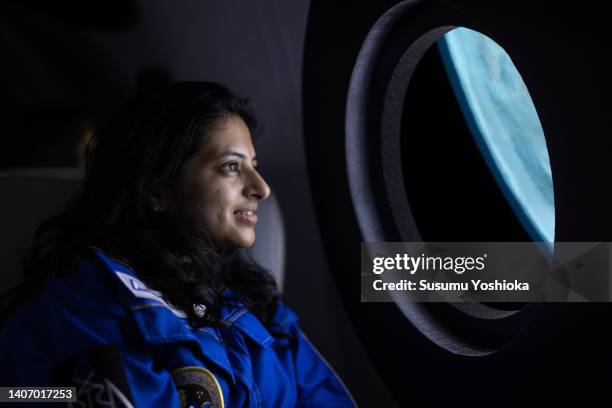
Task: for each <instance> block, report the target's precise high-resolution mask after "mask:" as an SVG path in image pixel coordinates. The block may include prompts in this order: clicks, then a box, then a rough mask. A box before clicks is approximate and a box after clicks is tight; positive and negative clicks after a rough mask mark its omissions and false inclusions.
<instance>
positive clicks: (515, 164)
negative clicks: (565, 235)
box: [437, 28, 555, 246]
mask: <svg viewBox="0 0 612 408" xmlns="http://www.w3.org/2000/svg"><path fill="white" fill-rule="evenodd" d="M437 46H438V49H439V51H440V54H441V56H442V61H443V63H444V67H445V70H446V72H447V75H448V78H449V80H450V83H451V86H452V88H453V91H454V93H455V96H456V98H457V100H458V102H459V105H460V106H461V110H462V112H463V115H464V117H465V119H466V122H467V123H468V126H469V127H470V130H471V132H472V135H473V136H474V139H475V142H476V144H477V145H478V148H479V150H480V152H481V153H482V155H483V157H484V160H485V161H486V163H487V165H488V167H489V169H490V171H491V172H492V174H493V176H494V177H495V180H496V181H497V184H498V185H499V187H500V189H501V190H502V192H503V193H504V196H505V197H506V199H507V200H508V202H509V203H510V205H511V207H512V208H513V210H514V212H515V214H516V215H517V218H518V219H519V221H520V222H521V224H522V225H523V227H524V228H525V229H526V231H527V233H528V234H529V236H530V237H531V239H532V240H533V241H536V242H545V243H548V244H549V245H550V246H552V243H553V242H554V236H555V203H554V194H553V183H552V172H551V168H550V160H549V156H548V149H547V148H546V139H545V137H544V130H543V129H542V125H541V123H540V119H539V118H538V113H537V111H536V107H535V106H534V104H533V101H532V99H531V96H530V95H529V91H528V89H527V86H526V85H525V82H524V81H523V79H522V77H521V75H520V73H519V72H518V70H517V68H516V66H515V65H514V63H513V62H512V59H511V58H510V56H509V55H508V54H507V53H506V51H505V50H504V49H503V48H502V47H501V46H500V45H498V44H497V43H496V42H495V41H493V40H492V39H491V38H489V37H487V36H485V35H483V34H481V33H479V32H477V31H474V30H470V29H467V28H456V29H454V30H452V31H450V32H448V33H447V34H446V35H444V36H443V37H442V38H441V39H440V40H438V42H437Z"/></svg>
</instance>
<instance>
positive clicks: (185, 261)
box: [16, 82, 279, 327]
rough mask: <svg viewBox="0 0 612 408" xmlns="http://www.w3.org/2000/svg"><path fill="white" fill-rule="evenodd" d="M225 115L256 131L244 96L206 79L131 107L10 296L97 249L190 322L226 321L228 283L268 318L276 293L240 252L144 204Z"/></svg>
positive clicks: (170, 182) (99, 141) (40, 240)
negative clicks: (201, 309)
mask: <svg viewBox="0 0 612 408" xmlns="http://www.w3.org/2000/svg"><path fill="white" fill-rule="evenodd" d="M232 115H236V116H239V117H240V118H241V119H242V120H243V121H244V122H245V123H246V125H247V126H248V128H249V129H250V130H251V133H253V132H254V131H255V128H256V120H255V117H254V115H253V114H252V112H251V110H250V109H249V108H248V106H247V100H245V99H240V98H237V97H236V96H235V95H233V94H232V93H231V92H230V91H229V90H228V89H227V88H226V87H224V86H223V85H220V84H216V83H212V82H179V83H175V84H172V85H171V86H170V87H168V88H167V89H166V90H164V91H162V92H160V93H158V94H157V95H156V96H150V95H149V96H147V97H141V98H137V99H135V100H133V101H132V102H131V103H130V104H128V106H127V108H126V109H125V110H124V111H123V112H122V113H121V114H120V115H119V116H118V117H117V118H116V120H115V121H114V122H113V123H112V124H111V125H110V126H108V127H107V128H106V129H105V130H103V131H102V132H101V133H100V134H98V135H96V137H95V143H94V145H93V146H92V147H91V148H90V150H89V152H88V160H87V173H86V178H85V181H84V184H83V187H82V190H81V191H80V194H79V195H78V196H77V198H76V199H75V200H74V202H73V203H72V204H71V205H70V206H69V207H68V209H67V210H65V211H64V212H62V213H61V214H59V215H57V216H55V217H52V218H50V219H48V220H47V221H45V222H44V223H43V224H41V225H40V227H39V228H38V230H37V232H36V235H35V238H34V241H33V244H32V247H31V248H30V250H29V252H28V253H27V255H26V256H25V257H23V259H22V267H23V269H24V272H25V277H26V279H25V282H24V284H22V285H21V287H20V288H19V290H18V291H17V292H19V293H18V294H17V296H16V299H19V298H20V297H22V296H23V294H24V293H25V292H27V290H28V289H33V288H38V289H40V288H41V286H42V285H43V284H44V282H46V281H48V280H49V279H51V278H53V276H56V275H57V276H60V275H64V274H67V273H75V272H76V271H78V264H79V261H80V259H81V258H82V257H85V256H91V247H92V246H95V247H98V248H100V249H102V250H103V251H105V252H106V253H107V254H109V255H110V256H112V257H115V258H117V259H119V260H122V261H124V262H126V263H128V264H129V265H131V266H132V267H133V268H134V270H135V271H136V273H137V275H138V277H139V278H140V279H141V280H142V281H144V282H145V283H146V284H147V285H148V286H150V287H151V288H153V289H155V290H158V291H159V292H161V293H162V295H163V297H164V298H165V299H166V300H167V301H168V302H169V303H170V304H172V305H173V306H175V307H177V308H179V309H181V310H182V311H183V312H184V313H186V314H187V316H188V319H189V322H190V324H192V325H193V326H196V327H201V326H216V327H218V326H223V325H225V322H223V321H222V320H221V319H220V318H219V309H220V307H221V305H222V302H223V300H224V298H223V294H224V292H225V290H226V289H232V290H233V291H235V292H237V293H238V294H239V295H241V297H242V299H243V301H244V302H245V303H246V304H247V306H248V307H249V308H250V309H251V310H252V311H253V312H254V313H255V314H256V315H257V316H258V318H259V319H260V320H261V321H262V322H264V323H269V322H270V321H271V319H272V317H273V315H274V312H275V309H276V304H277V300H278V298H279V294H278V291H277V288H276V284H275V281H274V279H273V278H272V277H271V276H270V274H269V273H267V272H266V271H265V270H263V269H262V268H260V267H259V266H257V265H256V264H255V263H254V262H252V261H250V260H248V259H246V258H244V257H243V256H240V255H239V253H238V251H237V250H234V251H229V252H227V251H226V252H221V250H219V249H217V248H216V247H215V246H214V244H213V242H212V240H211V239H210V237H209V235H208V234H207V232H206V231H205V230H204V229H203V228H202V227H201V226H200V223H199V222H198V220H197V219H196V218H195V217H194V216H192V215H189V214H171V213H170V212H169V211H166V212H162V213H160V212H155V211H154V210H153V209H152V206H151V197H152V196H153V195H154V194H155V192H156V191H159V190H160V189H162V188H171V187H173V186H176V183H178V181H179V176H180V169H181V166H182V165H183V163H184V162H185V161H186V160H187V159H188V158H189V157H190V156H191V155H193V154H194V153H195V152H196V151H197V150H198V149H199V147H200V144H201V143H205V142H206V135H207V133H208V132H209V131H211V130H212V129H214V128H215V126H218V125H219V124H220V123H221V122H220V121H223V120H226V119H227V118H228V117H230V116H232ZM194 304H203V305H205V306H206V308H207V313H206V314H205V315H204V316H203V317H199V316H198V315H196V313H195V312H194V310H193V305H194Z"/></svg>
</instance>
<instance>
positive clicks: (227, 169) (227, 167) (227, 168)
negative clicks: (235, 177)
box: [221, 162, 240, 174]
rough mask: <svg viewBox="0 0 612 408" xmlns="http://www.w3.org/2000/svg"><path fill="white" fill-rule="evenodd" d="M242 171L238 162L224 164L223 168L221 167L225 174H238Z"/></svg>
mask: <svg viewBox="0 0 612 408" xmlns="http://www.w3.org/2000/svg"><path fill="white" fill-rule="evenodd" d="M239 170H240V168H239V166H238V163H236V162H229V163H226V164H224V165H223V166H221V171H223V172H224V173H227V174H229V173H236V172H238V171H239Z"/></svg>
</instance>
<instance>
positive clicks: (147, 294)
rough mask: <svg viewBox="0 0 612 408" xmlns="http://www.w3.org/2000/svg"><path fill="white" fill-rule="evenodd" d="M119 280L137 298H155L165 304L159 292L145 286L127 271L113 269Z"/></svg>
mask: <svg viewBox="0 0 612 408" xmlns="http://www.w3.org/2000/svg"><path fill="white" fill-rule="evenodd" d="M115 273H116V274H117V276H118V277H119V279H121V282H123V284H124V285H125V286H126V287H127V288H128V289H129V290H130V292H132V294H133V295H134V296H136V297H139V298H147V299H153V300H157V301H158V302H161V303H163V304H166V301H165V300H164V299H163V298H162V297H161V294H160V293H159V292H157V291H155V290H152V289H149V288H147V286H146V285H145V284H144V283H142V282H141V281H140V279H137V278H135V277H133V276H130V275H128V274H127V273H123V272H119V271H115Z"/></svg>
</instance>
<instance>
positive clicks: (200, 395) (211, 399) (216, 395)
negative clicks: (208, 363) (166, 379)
mask: <svg viewBox="0 0 612 408" xmlns="http://www.w3.org/2000/svg"><path fill="white" fill-rule="evenodd" d="M172 378H173V379H174V383H175V384H176V388H177V390H178V392H179V398H180V407H181V408H191V407H206V408H224V407H225V405H224V402H223V392H222V391H221V386H220V385H219V381H217V378H216V377H215V375H214V374H213V373H212V372H210V371H209V370H207V369H205V368H202V367H183V368H179V369H177V370H174V371H173V372H172Z"/></svg>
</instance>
